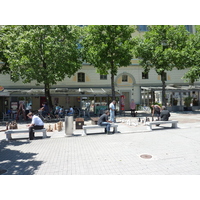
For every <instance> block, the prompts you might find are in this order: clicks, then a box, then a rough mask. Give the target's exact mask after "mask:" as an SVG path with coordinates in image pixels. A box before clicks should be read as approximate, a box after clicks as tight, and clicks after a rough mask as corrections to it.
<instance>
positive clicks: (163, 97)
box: [161, 72, 166, 106]
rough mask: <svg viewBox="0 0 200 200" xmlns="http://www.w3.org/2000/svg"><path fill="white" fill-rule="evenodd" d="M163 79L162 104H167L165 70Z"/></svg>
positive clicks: (162, 75)
mask: <svg viewBox="0 0 200 200" xmlns="http://www.w3.org/2000/svg"><path fill="white" fill-rule="evenodd" d="M161 81H162V105H164V106H166V101H165V86H166V85H165V72H162V74H161Z"/></svg>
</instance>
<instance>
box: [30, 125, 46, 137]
mask: <svg viewBox="0 0 200 200" xmlns="http://www.w3.org/2000/svg"><path fill="white" fill-rule="evenodd" d="M43 128H44V126H37V125H35V126H30V127H29V139H30V140H33V139H34V137H35V135H34V132H33V129H43Z"/></svg>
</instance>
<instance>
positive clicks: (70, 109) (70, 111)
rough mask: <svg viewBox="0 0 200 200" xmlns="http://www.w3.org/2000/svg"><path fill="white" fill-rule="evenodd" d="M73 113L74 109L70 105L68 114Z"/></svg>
mask: <svg viewBox="0 0 200 200" xmlns="http://www.w3.org/2000/svg"><path fill="white" fill-rule="evenodd" d="M73 113H74V109H73V108H72V106H70V107H69V112H68V115H73Z"/></svg>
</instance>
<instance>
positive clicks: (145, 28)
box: [138, 25, 148, 31]
mask: <svg viewBox="0 0 200 200" xmlns="http://www.w3.org/2000/svg"><path fill="white" fill-rule="evenodd" d="M138 31H148V27H147V25H138Z"/></svg>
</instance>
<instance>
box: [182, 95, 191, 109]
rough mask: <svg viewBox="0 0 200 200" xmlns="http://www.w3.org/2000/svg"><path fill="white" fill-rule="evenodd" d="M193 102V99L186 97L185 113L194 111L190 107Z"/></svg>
mask: <svg viewBox="0 0 200 200" xmlns="http://www.w3.org/2000/svg"><path fill="white" fill-rule="evenodd" d="M191 102H192V97H185V99H184V105H185V107H184V110H185V111H191V110H192V107H191V106H190V104H191Z"/></svg>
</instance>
